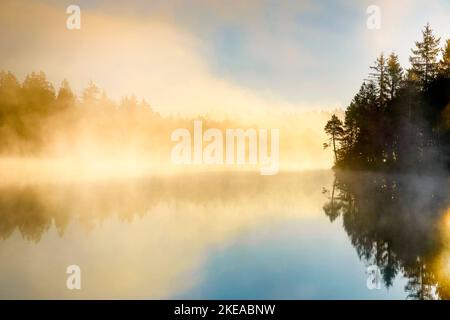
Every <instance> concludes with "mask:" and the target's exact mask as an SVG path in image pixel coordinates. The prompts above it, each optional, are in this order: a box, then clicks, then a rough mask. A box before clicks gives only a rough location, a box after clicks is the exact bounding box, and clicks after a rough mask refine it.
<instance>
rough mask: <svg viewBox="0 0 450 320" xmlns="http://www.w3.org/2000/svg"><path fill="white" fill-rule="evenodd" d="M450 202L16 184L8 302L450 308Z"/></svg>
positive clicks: (359, 192)
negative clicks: (76, 277) (407, 302)
mask: <svg viewBox="0 0 450 320" xmlns="http://www.w3.org/2000/svg"><path fill="white" fill-rule="evenodd" d="M447 198H448V179H447V178H441V177H427V176H425V177H424V176H411V175H382V174H371V173H339V172H338V173H334V172H333V171H330V170H323V171H309V172H284V173H283V172H280V173H279V174H277V175H274V176H261V175H259V173H258V172H255V173H253V172H234V173H230V172H222V173H220V172H208V173H187V174H177V175H172V176H170V175H160V176H150V177H145V178H140V179H138V178H133V179H109V180H102V181H97V182H92V181H90V182H87V181H85V182H82V181H80V182H76V183H75V182H72V183H70V182H67V181H65V182H61V183H58V182H56V181H54V180H52V182H51V183H47V184H44V183H35V184H20V185H15V184H8V185H3V186H1V187H0V261H1V263H0V298H2V299H13V298H14V299H28V298H36V299H48V298H58V299H59V298H60V299H81V298H88V299H91V298H92V299H99V298H113V299H116V298H117V299H119V298H120V299H184V298H186V299H190V298H191V299H406V298H411V299H422V298H424V299H436V298H448V296H449V295H450V286H449V283H450V282H449V279H450V264H449V262H450V250H449V248H450V247H449V239H450V215H449V214H448V212H447V209H448V199H447ZM69 265H77V266H79V267H80V269H81V290H68V289H67V287H66V280H67V277H68V274H66V268H67V267H68V266H69ZM368 268H369V269H370V268H372V270H376V272H375V273H374V274H375V275H376V277H375V280H374V281H375V282H376V284H377V286H379V289H378V288H377V287H375V288H372V289H369V287H370V285H369V283H368V279H369V278H370V277H371V276H373V274H370V272H368ZM374 268H375V269H374ZM372 280H373V278H372ZM371 283H373V281H372V282H371Z"/></svg>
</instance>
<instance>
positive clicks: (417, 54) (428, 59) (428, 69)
mask: <svg viewBox="0 0 450 320" xmlns="http://www.w3.org/2000/svg"><path fill="white" fill-rule="evenodd" d="M440 41H441V39H440V38H436V36H435V35H434V34H433V30H432V29H431V27H430V24H429V23H427V25H426V26H425V28H424V29H423V30H422V41H416V48H415V49H412V50H411V51H412V54H413V55H412V56H411V57H410V58H409V60H410V62H411V65H412V69H411V72H412V73H413V75H412V77H411V78H417V79H418V80H419V82H420V84H421V87H422V88H426V87H427V86H428V84H429V83H430V81H432V80H433V79H434V78H435V77H436V75H437V72H438V61H437V57H438V54H439V52H440V48H439V42H440Z"/></svg>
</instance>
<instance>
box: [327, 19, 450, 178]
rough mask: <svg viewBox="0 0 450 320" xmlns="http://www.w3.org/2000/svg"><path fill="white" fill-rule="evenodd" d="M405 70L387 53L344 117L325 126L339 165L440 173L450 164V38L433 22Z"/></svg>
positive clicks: (345, 167) (376, 169)
mask: <svg viewBox="0 0 450 320" xmlns="http://www.w3.org/2000/svg"><path fill="white" fill-rule="evenodd" d="M409 61H410V67H409V68H406V69H405V68H403V67H402V66H401V64H400V62H399V57H398V55H396V54H395V53H394V52H392V53H390V54H389V55H388V56H386V55H385V54H384V53H381V54H380V55H379V56H378V58H377V59H376V60H375V63H374V65H373V66H371V67H370V72H369V74H368V77H367V78H366V79H365V80H364V81H363V83H362V85H361V87H360V89H359V91H358V92H357V94H356V95H355V96H354V98H353V100H352V101H351V102H350V105H349V106H348V107H347V108H346V111H345V117H344V119H343V120H341V119H340V118H339V117H338V116H337V115H333V116H332V117H331V119H330V120H329V121H328V122H327V124H326V126H325V128H324V129H325V132H326V134H327V136H328V138H329V139H328V140H327V141H326V142H325V143H324V148H331V149H332V150H333V153H334V167H335V168H338V169H351V170H370V171H390V172H392V171H393V172H412V171H414V172H431V171H433V172H435V171H442V170H446V169H448V168H449V167H450V159H449V156H450V39H448V40H446V41H445V43H444V46H443V47H441V39H440V38H439V37H437V36H436V35H435V33H434V31H433V29H432V28H431V26H430V24H427V25H426V26H425V27H424V28H423V30H422V39H421V40H419V41H416V42H415V46H414V48H413V49H411V55H410V57H409Z"/></svg>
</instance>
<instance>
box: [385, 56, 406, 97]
mask: <svg viewBox="0 0 450 320" xmlns="http://www.w3.org/2000/svg"><path fill="white" fill-rule="evenodd" d="M387 74H388V85H387V87H388V91H389V95H390V99H391V100H392V99H394V97H395V95H396V94H397V91H398V89H400V86H401V83H402V79H403V69H402V67H401V66H400V63H399V61H398V56H397V55H396V54H395V53H394V52H392V53H391V54H390V55H389V58H388V60H387Z"/></svg>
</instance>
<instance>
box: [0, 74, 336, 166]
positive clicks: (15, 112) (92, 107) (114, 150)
mask: <svg viewBox="0 0 450 320" xmlns="http://www.w3.org/2000/svg"><path fill="white" fill-rule="evenodd" d="M178 108H179V110H180V114H184V116H182V115H179V114H173V113H171V114H164V112H163V111H164V110H163V109H161V108H160V109H155V108H153V106H150V105H149V103H147V102H146V101H145V100H138V99H137V98H136V97H134V96H128V97H124V98H123V99H121V100H119V101H116V100H112V99H110V98H109V97H108V96H107V95H106V93H105V92H104V91H103V90H102V89H100V88H99V87H97V86H96V85H95V84H94V83H92V82H91V83H89V84H88V86H87V87H86V88H85V89H84V90H83V91H82V92H81V93H80V94H76V93H75V92H74V91H73V90H72V89H71V88H70V85H69V82H68V81H67V80H63V81H62V83H61V84H60V86H59V87H56V88H55V86H54V85H53V84H52V83H50V82H49V81H48V79H47V77H46V75H45V73H44V72H42V71H41V72H32V73H30V74H28V75H27V76H26V77H25V79H24V80H23V81H19V80H18V79H17V77H16V76H15V75H14V74H12V73H11V72H0V160H1V159H4V158H6V157H24V158H38V157H42V158H73V159H81V160H84V159H87V160H88V159H91V158H97V160H100V159H115V160H120V161H128V160H130V159H139V160H142V161H144V162H145V163H152V164H163V165H166V164H170V163H171V160H170V154H171V150H172V147H173V146H174V145H175V142H173V141H171V133H172V132H173V130H175V129H177V128H187V129H188V130H193V121H194V120H202V123H203V129H204V130H206V129H208V128H217V129H219V130H222V131H223V132H224V130H225V129H227V128H245V129H248V128H254V129H258V128H259V127H260V126H261V127H264V128H282V131H281V134H280V148H281V149H280V161H281V163H282V164H284V167H285V168H289V169H290V168H296V167H298V166H300V167H317V166H321V167H327V166H329V162H330V161H329V156H328V155H327V154H324V152H322V150H321V146H320V145H319V144H317V143H316V141H321V140H323V139H324V138H325V134H324V133H323V131H322V127H323V125H324V124H325V123H326V121H327V120H328V118H329V117H330V115H331V113H330V112H328V111H321V112H309V113H289V114H284V113H282V112H277V110H275V108H274V112H273V113H272V114H268V115H266V116H265V117H261V118H258V119H255V120H254V122H253V121H252V122H251V123H249V122H248V121H246V120H244V119H243V118H240V117H239V115H234V114H231V115H230V118H215V117H214V115H213V114H212V115H203V116H201V115H198V116H195V115H190V116H187V115H186V114H189V110H186V108H188V107H187V106H184V105H179V106H178ZM155 110H158V111H161V113H159V112H157V111H155ZM231 117H232V118H231Z"/></svg>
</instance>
